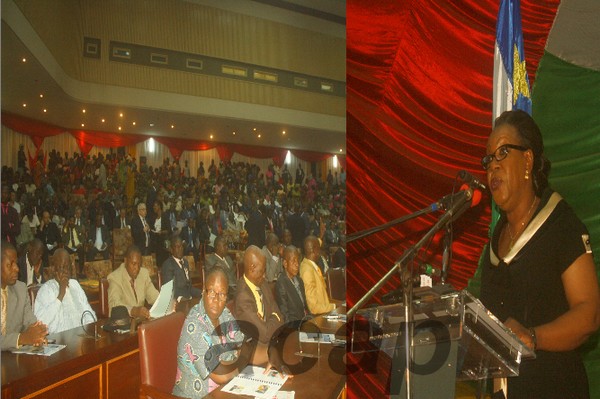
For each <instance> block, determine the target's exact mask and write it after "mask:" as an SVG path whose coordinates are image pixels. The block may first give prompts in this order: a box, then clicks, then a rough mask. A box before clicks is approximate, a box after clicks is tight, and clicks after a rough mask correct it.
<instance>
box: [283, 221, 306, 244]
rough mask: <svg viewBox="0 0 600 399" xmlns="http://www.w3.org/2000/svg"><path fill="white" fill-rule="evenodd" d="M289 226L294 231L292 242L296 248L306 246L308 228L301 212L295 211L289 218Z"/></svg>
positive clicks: (291, 231)
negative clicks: (305, 239) (305, 238)
mask: <svg viewBox="0 0 600 399" xmlns="http://www.w3.org/2000/svg"><path fill="white" fill-rule="evenodd" d="M287 227H288V229H289V230H290V233H292V244H294V246H295V247H296V248H304V237H306V228H305V226H304V220H303V219H302V216H300V214H299V213H294V214H292V215H290V216H288V218H287Z"/></svg>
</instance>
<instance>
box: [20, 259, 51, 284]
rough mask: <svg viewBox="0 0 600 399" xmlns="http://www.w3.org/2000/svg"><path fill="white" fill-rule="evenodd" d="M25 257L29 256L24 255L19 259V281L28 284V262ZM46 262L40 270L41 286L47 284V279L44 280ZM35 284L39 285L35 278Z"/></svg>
mask: <svg viewBox="0 0 600 399" xmlns="http://www.w3.org/2000/svg"><path fill="white" fill-rule="evenodd" d="M25 256H27V255H22V256H20V257H19V258H18V259H17V265H18V266H19V281H22V282H24V283H25V284H27V260H26V259H25ZM44 267H45V265H44V262H43V261H42V267H41V268H40V273H41V275H42V278H41V281H40V284H43V283H45V282H46V279H45V278H44ZM33 283H34V284H37V283H36V281H35V278H34V281H33Z"/></svg>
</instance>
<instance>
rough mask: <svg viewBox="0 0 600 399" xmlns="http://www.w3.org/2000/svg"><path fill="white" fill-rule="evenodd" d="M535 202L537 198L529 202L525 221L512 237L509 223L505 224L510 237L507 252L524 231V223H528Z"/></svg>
mask: <svg viewBox="0 0 600 399" xmlns="http://www.w3.org/2000/svg"><path fill="white" fill-rule="evenodd" d="M536 200H537V198H536V197H535V196H534V197H533V201H532V202H531V206H530V207H529V211H528V212H527V217H526V218H525V220H524V221H523V222H521V226H520V227H519V229H518V230H517V231H516V232H515V235H514V236H513V233H512V229H511V228H510V223H507V224H506V225H507V226H508V235H509V236H510V243H509V245H508V250H509V251H510V250H511V249H512V247H513V245H514V244H515V241H516V239H517V238H518V237H519V236H520V235H521V233H522V232H523V230H524V229H525V223H527V222H528V221H529V216H530V215H531V211H532V210H533V206H534V205H535V202H536Z"/></svg>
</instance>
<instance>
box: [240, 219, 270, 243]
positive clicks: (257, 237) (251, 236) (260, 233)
mask: <svg viewBox="0 0 600 399" xmlns="http://www.w3.org/2000/svg"><path fill="white" fill-rule="evenodd" d="M266 226H267V218H266V217H264V215H263V214H262V213H260V212H259V211H254V212H253V213H252V214H250V217H249V218H248V220H247V221H246V225H245V228H246V231H247V232H248V245H256V246H257V247H259V248H262V247H263V246H264V245H265V228H266Z"/></svg>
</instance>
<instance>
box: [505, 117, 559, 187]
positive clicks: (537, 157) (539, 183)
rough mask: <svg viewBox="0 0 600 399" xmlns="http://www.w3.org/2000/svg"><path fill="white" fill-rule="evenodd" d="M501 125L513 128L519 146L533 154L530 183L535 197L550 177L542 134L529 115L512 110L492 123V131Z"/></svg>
mask: <svg viewBox="0 0 600 399" xmlns="http://www.w3.org/2000/svg"><path fill="white" fill-rule="evenodd" d="M502 125H510V126H512V127H514V128H515V130H516V131H517V134H518V135H519V139H520V140H521V143H519V144H521V145H523V146H524V147H527V148H529V149H531V151H532V152H533V168H532V171H531V174H532V183H533V189H534V191H535V194H536V195H537V196H541V194H542V192H543V191H544V189H545V188H546V187H548V176H549V175H550V161H549V160H548V159H547V158H546V157H545V156H544V141H543V139H542V132H541V131H540V128H539V127H538V125H537V124H536V123H535V121H534V120H533V118H532V117H531V115H529V114H528V113H527V112H525V111H521V110H512V111H505V112H503V113H502V114H501V115H500V116H499V117H498V118H496V121H495V122H494V129H497V128H499V127H500V126H502Z"/></svg>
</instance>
